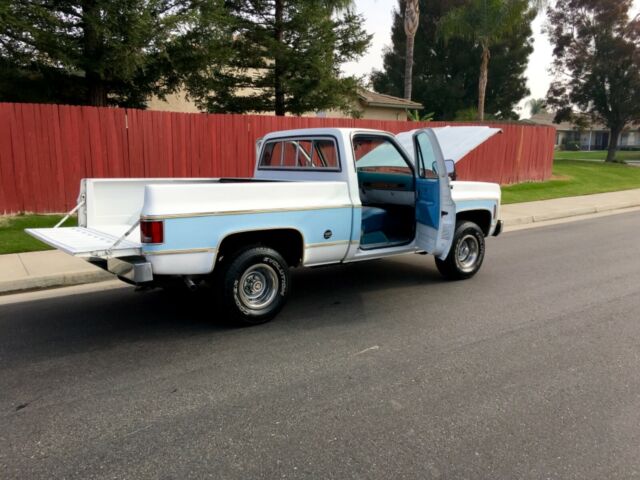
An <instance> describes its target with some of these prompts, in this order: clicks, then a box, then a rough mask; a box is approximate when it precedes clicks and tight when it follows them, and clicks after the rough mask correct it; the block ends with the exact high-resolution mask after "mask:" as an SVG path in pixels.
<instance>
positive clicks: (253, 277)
mask: <svg viewBox="0 0 640 480" xmlns="http://www.w3.org/2000/svg"><path fill="white" fill-rule="evenodd" d="M221 269H222V271H221V272H219V274H220V276H219V282H216V283H218V285H217V289H218V292H219V294H220V297H221V298H220V301H221V303H222V306H223V307H224V310H225V311H226V313H227V314H228V316H229V319H230V320H231V321H232V322H233V323H234V324H236V325H240V326H250V325H259V324H261V323H265V322H268V321H269V320H271V319H272V318H273V317H275V316H276V314H277V313H278V312H279V311H280V310H281V309H282V307H283V306H284V304H285V302H286V300H287V297H288V295H289V266H288V265H287V262H286V261H285V259H284V258H283V257H282V255H280V254H279V253H278V252H277V251H276V250H273V249H272V248H268V247H261V246H253V247H247V248H245V249H242V250H239V251H237V252H236V253H234V254H233V255H231V257H230V258H228V259H225V261H224V262H223V264H222V265H221Z"/></svg>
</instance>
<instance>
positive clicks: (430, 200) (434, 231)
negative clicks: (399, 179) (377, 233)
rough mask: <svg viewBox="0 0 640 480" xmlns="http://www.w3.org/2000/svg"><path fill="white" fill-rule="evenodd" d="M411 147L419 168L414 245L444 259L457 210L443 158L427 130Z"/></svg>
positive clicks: (432, 134)
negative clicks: (413, 147)
mask: <svg viewBox="0 0 640 480" xmlns="http://www.w3.org/2000/svg"><path fill="white" fill-rule="evenodd" d="M414 146H415V149H416V156H415V158H416V165H417V167H418V178H417V180H416V244H417V245H418V246H419V247H420V248H422V249H423V250H425V251H426V252H428V253H431V254H433V255H435V256H437V257H439V258H445V257H446V256H447V254H448V253H449V249H450V248H451V241H452V239H453V233H454V230H455V218H456V211H455V204H454V203H453V199H452V198H451V189H450V186H449V177H448V175H447V171H446V166H445V162H444V157H443V156H442V151H441V150H440V147H439V145H438V141H437V139H436V137H435V135H434V133H433V131H431V130H430V129H425V130H419V131H418V132H417V133H416V135H415V141H414ZM432 168H435V171H434V170H432Z"/></svg>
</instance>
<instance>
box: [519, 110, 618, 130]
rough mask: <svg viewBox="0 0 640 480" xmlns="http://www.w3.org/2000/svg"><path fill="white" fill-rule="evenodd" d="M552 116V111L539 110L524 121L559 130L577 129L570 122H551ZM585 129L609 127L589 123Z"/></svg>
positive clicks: (604, 128)
mask: <svg viewBox="0 0 640 480" xmlns="http://www.w3.org/2000/svg"><path fill="white" fill-rule="evenodd" d="M553 117H554V114H553V113H549V112H540V113H536V114H535V115H533V116H532V117H531V118H529V119H527V120H526V121H528V122H531V123H536V124H538V125H548V126H550V127H555V128H556V129H557V130H559V131H561V132H566V131H571V130H577V127H576V126H575V125H574V124H573V123H571V122H560V123H553ZM585 130H586V131H589V130H592V131H608V130H609V129H608V128H607V127H606V126H604V125H602V124H601V123H591V124H590V126H589V127H588V128H586V129H585Z"/></svg>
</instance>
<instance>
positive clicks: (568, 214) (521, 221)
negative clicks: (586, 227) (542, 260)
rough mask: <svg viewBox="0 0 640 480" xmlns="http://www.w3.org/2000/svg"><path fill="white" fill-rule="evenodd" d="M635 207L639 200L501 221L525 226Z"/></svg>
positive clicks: (508, 225)
mask: <svg viewBox="0 0 640 480" xmlns="http://www.w3.org/2000/svg"><path fill="white" fill-rule="evenodd" d="M514 205H515V204H514ZM635 207H640V200H639V201H635V202H624V203H620V204H617V205H606V206H590V207H580V208H574V209H571V210H564V211H562V212H551V213H545V214H543V215H523V216H521V217H513V218H506V219H503V221H504V226H505V227H514V226H518V225H526V224H529V223H539V222H548V221H551V220H561V219H563V218H573V217H581V216H584V215H593V214H594V213H606V212H615V211H618V210H627V209H629V208H635Z"/></svg>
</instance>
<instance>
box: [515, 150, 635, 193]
mask: <svg viewBox="0 0 640 480" xmlns="http://www.w3.org/2000/svg"><path fill="white" fill-rule="evenodd" d="M561 153H569V152H561ZM571 153H584V152H571ZM587 153H588V152H587ZM592 153H595V152H592ZM626 153H629V152H626ZM553 177H554V178H553V179H551V180H549V181H548V182H540V183H521V184H518V185H511V186H506V187H503V188H502V203H505V204H506V203H518V202H531V201H534V200H547V199H549V198H560V197H573V196H577V195H589V194H591V193H603V192H614V191H617V190H629V189H631V188H640V167H631V166H628V165H621V164H608V163H596V162H590V161H586V162H585V161H580V160H556V161H554V162H553Z"/></svg>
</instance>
